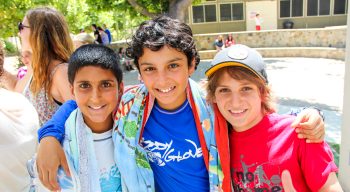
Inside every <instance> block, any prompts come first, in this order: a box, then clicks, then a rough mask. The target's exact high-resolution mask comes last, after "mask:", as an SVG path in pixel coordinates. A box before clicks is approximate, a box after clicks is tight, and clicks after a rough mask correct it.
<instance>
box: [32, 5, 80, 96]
mask: <svg viewBox="0 0 350 192" xmlns="http://www.w3.org/2000/svg"><path fill="white" fill-rule="evenodd" d="M25 17H26V18H27V20H28V23H29V26H30V37H29V43H30V45H31V47H32V51H33V54H32V67H33V80H32V82H31V86H30V89H31V91H32V92H33V93H34V95H37V94H38V93H39V91H40V89H41V88H44V89H45V92H46V93H47V94H48V97H49V98H50V99H52V95H51V93H50V89H51V86H52V81H51V71H50V69H51V68H50V63H51V61H52V60H59V61H62V62H67V61H68V59H69V57H70V55H71V54H72V52H73V50H74V49H73V42H72V39H71V37H70V35H69V30H68V24H67V22H66V21H65V19H64V16H63V15H62V14H61V13H60V12H58V11H57V10H56V9H54V8H50V7H39V8H35V9H31V10H29V11H28V12H27V14H26V16H25Z"/></svg>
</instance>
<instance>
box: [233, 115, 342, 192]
mask: <svg viewBox="0 0 350 192" xmlns="http://www.w3.org/2000/svg"><path fill="white" fill-rule="evenodd" d="M293 120H294V117H292V116H286V115H278V114H275V113H274V114H270V115H266V116H265V117H264V118H263V119H262V120H261V121H260V122H259V123H258V124H257V125H256V126H254V127H252V128H251V129H249V130H247V131H244V132H236V131H233V130H231V131H230V153H231V173H232V175H231V177H232V183H233V186H234V189H235V191H250V190H252V191H282V190H283V187H282V181H281V174H282V171H283V170H285V169H287V170H289V172H290V174H291V176H292V181H293V185H294V187H295V189H296V190H297V191H317V190H318V189H320V188H321V187H322V186H323V185H324V184H325V182H326V181H327V178H328V175H329V174H330V173H331V172H336V171H337V167H336V165H335V163H334V162H333V154H332V151H331V149H330V147H329V146H328V145H327V143H326V142H323V143H318V144H306V142H305V140H304V139H298V137H297V134H296V133H295V130H294V129H293V128H291V127H290V125H291V123H292V122H293ZM264 189H265V190H264ZM266 189H267V190H266Z"/></svg>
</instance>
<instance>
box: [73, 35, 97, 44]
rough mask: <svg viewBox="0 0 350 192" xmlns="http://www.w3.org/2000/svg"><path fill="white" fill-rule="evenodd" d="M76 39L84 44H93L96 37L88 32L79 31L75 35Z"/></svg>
mask: <svg viewBox="0 0 350 192" xmlns="http://www.w3.org/2000/svg"><path fill="white" fill-rule="evenodd" d="M74 41H79V42H81V43H82V44H84V45H85V44H93V43H94V41H95V39H94V38H93V37H92V36H91V35H89V34H87V33H79V34H78V35H75V36H74Z"/></svg>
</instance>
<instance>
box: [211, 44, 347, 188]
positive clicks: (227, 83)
mask: <svg viewBox="0 0 350 192" xmlns="http://www.w3.org/2000/svg"><path fill="white" fill-rule="evenodd" d="M265 68H266V65H265V64H264V61H263V59H262V57H261V55H260V54H259V53H258V52H257V51H255V50H254V49H251V48H249V47H247V46H245V45H234V46H232V47H230V48H228V49H226V50H224V51H222V52H220V53H218V54H217V55H216V56H215V58H214V60H213V61H212V67H211V68H209V69H208V70H207V71H206V75H207V76H208V78H209V82H208V98H209V100H210V101H212V103H213V105H214V108H216V115H217V116H219V119H220V118H221V119H222V120H223V121H224V119H225V120H226V121H227V122H228V125H229V131H228V134H229V143H230V167H231V178H232V183H233V187H234V189H235V191H250V190H252V191H282V190H286V189H283V185H282V179H281V177H282V171H284V170H288V171H289V172H290V173H291V177H292V182H293V184H294V188H295V189H296V191H342V189H341V186H340V184H339V182H338V179H337V177H336V173H335V172H336V171H337V167H336V165H335V163H334V162H333V155H332V152H331V149H330V147H329V146H328V145H327V143H326V142H322V143H315V144H306V141H305V140H302V139H298V136H297V133H295V131H294V129H292V128H291V124H292V122H293V120H294V118H295V117H293V116H288V115H279V114H277V113H275V109H274V108H273V102H272V101H271V94H270V87H269V86H268V80H267V74H266V71H265ZM223 118H224V119H223Z"/></svg>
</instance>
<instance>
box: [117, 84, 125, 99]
mask: <svg viewBox="0 0 350 192" xmlns="http://www.w3.org/2000/svg"><path fill="white" fill-rule="evenodd" d="M123 93H124V82H121V83H119V85H118V101H120V99H121V98H122V95H123Z"/></svg>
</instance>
